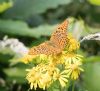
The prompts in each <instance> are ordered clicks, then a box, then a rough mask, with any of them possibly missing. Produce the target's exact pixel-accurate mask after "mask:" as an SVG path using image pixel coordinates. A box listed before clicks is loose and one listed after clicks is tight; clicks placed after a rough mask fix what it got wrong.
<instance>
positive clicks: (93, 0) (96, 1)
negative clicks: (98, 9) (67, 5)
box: [88, 0, 100, 6]
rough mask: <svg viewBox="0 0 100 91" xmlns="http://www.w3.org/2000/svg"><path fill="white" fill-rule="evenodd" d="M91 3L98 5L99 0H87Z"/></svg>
mask: <svg viewBox="0 0 100 91" xmlns="http://www.w3.org/2000/svg"><path fill="white" fill-rule="evenodd" d="M88 1H89V2H90V3H91V4H93V5H98V6H100V0H88Z"/></svg>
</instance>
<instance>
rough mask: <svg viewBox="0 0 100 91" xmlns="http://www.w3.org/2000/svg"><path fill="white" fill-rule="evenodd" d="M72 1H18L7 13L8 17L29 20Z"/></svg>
mask: <svg viewBox="0 0 100 91" xmlns="http://www.w3.org/2000/svg"><path fill="white" fill-rule="evenodd" d="M71 1H72V0H63V1H61V0H31V1H28V0H16V1H15V2H14V6H13V7H12V8H11V9H10V10H9V11H7V12H6V13H5V15H4V16H6V17H11V18H12V17H14V18H27V17H29V16H30V15H33V14H40V13H43V12H45V11H46V10H47V9H50V8H57V7H58V6H59V5H65V4H69V3H70V2H71Z"/></svg>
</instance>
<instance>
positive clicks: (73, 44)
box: [65, 34, 80, 52]
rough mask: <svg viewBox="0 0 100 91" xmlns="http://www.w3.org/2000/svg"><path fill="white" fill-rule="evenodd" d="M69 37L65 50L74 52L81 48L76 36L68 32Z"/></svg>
mask: <svg viewBox="0 0 100 91" xmlns="http://www.w3.org/2000/svg"><path fill="white" fill-rule="evenodd" d="M67 38H68V42H67V46H66V48H65V50H67V51H68V52H72V51H75V50H77V49H79V47H80V44H79V43H78V41H77V40H75V38H74V37H73V36H72V35H71V34H68V36H67Z"/></svg>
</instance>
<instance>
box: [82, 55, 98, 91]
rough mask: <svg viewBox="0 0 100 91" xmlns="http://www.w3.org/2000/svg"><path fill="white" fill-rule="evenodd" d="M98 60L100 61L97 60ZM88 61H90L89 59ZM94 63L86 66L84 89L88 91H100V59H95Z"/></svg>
mask: <svg viewBox="0 0 100 91" xmlns="http://www.w3.org/2000/svg"><path fill="white" fill-rule="evenodd" d="M96 59H98V60H96ZM87 60H88V59H87ZM94 60H95V62H93V63H86V64H85V66H84V70H85V72H84V79H83V80H84V83H83V84H84V87H85V88H86V90H88V91H100V85H99V84H100V72H99V71H100V62H96V61H100V57H99V58H96V57H95V58H94V59H93V61H94Z"/></svg>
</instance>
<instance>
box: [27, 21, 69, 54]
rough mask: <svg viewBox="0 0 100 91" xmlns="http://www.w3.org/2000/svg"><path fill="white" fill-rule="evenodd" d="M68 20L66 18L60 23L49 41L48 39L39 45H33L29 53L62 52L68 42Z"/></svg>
mask: <svg viewBox="0 0 100 91" xmlns="http://www.w3.org/2000/svg"><path fill="white" fill-rule="evenodd" d="M68 23H69V22H68V20H67V19H66V20H65V21H64V22H62V23H61V24H59V25H58V27H57V28H56V30H55V31H54V32H53V34H52V35H51V38H50V40H49V41H46V42H44V43H42V44H40V45H38V46H35V47H32V48H31V49H30V50H29V52H28V54H29V55H39V54H45V55H57V54H59V53H61V52H62V50H63V49H64V48H65V46H66V42H67V31H66V30H67V28H68Z"/></svg>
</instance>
